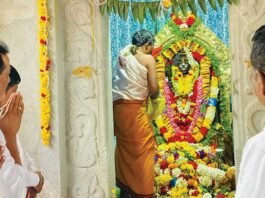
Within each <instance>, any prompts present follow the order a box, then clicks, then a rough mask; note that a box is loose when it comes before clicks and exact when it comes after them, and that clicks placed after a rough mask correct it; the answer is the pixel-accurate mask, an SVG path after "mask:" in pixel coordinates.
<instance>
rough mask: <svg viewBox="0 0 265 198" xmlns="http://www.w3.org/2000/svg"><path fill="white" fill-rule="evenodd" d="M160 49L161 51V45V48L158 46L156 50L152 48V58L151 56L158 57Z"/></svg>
mask: <svg viewBox="0 0 265 198" xmlns="http://www.w3.org/2000/svg"><path fill="white" fill-rule="evenodd" d="M162 49H163V45H161V46H159V47H157V48H154V49H153V50H152V56H153V57H156V56H158V55H159V54H160V52H161V50H162Z"/></svg>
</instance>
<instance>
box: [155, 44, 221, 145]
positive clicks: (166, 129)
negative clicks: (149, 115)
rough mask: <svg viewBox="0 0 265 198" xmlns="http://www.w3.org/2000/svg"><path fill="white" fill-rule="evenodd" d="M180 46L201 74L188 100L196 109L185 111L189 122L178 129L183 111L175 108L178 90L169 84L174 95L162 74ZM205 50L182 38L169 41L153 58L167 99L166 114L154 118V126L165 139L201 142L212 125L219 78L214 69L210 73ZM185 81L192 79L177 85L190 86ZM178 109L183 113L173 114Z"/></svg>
mask: <svg viewBox="0 0 265 198" xmlns="http://www.w3.org/2000/svg"><path fill="white" fill-rule="evenodd" d="M183 48H188V49H189V50H190V51H191V54H192V57H193V59H194V60H195V61H197V62H198V63H199V65H198V66H197V68H199V67H200V77H199V78H198V79H197V81H196V82H195V83H194V86H193V94H192V95H191V96H190V97H189V98H191V99H192V102H193V103H192V102H191V103H190V104H189V106H193V107H194V108H195V111H194V112H193V113H191V114H188V116H187V119H189V121H185V122H186V123H189V127H188V128H185V129H183V128H182V129H181V128H180V127H179V125H178V124H180V123H179V122H178V119H182V120H183V116H184V114H185V112H184V110H181V109H180V107H178V105H179V104H178V102H179V100H178V99H179V97H178V95H181V94H178V91H177V90H176V88H175V89H174V85H173V86H172V87H173V89H174V90H175V93H176V94H177V96H175V94H174V93H173V92H172V90H171V89H170V86H169V80H168V79H167V78H166V76H165V69H166V68H167V67H168V65H169V63H168V62H169V61H170V60H171V59H172V58H173V57H174V56H175V55H176V54H178V53H179V51H180V50H181V49H183ZM205 53H206V50H205V49H204V48H203V47H202V46H201V45H199V44H198V43H196V42H194V41H191V40H183V41H177V42H176V43H173V44H171V46H170V47H169V49H167V50H164V51H163V52H162V54H161V55H158V56H157V57H156V61H157V71H158V81H159V85H160V89H161V90H160V92H161V93H162V94H163V96H164V97H165V98H166V110H165V113H164V114H162V116H161V117H159V118H158V119H157V120H156V126H157V127H158V128H159V129H160V132H161V135H163V137H164V139H165V140H166V141H167V142H175V141H188V142H191V143H194V142H200V141H201V140H202V139H203V138H204V137H205V136H206V134H207V133H208V130H209V129H210V127H211V124H212V122H213V119H214V117H215V111H216V105H217V95H218V91H219V89H218V78H217V77H215V74H214V72H213V71H212V73H211V72H210V71H211V61H210V59H209V58H208V57H207V56H206V54H205ZM177 76H178V73H177ZM211 76H212V78H211ZM173 78H175V77H173ZM175 80H179V79H175ZM188 83H190V84H192V83H193V82H192V81H191V80H190V81H187V82H186V83H182V84H179V85H178V87H179V88H180V89H182V90H185V88H183V87H181V86H190V85H189V84H188ZM186 90H189V89H186ZM187 93H188V92H187ZM187 93H186V94H187ZM209 93H210V98H209ZM186 106H187V104H186ZM206 106H207V107H206ZM180 110H181V111H183V112H184V114H183V112H182V114H180V116H178V115H176V113H175V112H180V113H181V111H180ZM186 111H189V109H186ZM203 118H204V119H203ZM181 122H182V121H181Z"/></svg>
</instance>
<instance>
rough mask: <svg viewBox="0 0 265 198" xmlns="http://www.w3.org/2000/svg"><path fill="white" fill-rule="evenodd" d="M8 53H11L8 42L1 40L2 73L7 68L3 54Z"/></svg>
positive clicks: (0, 66)
mask: <svg viewBox="0 0 265 198" xmlns="http://www.w3.org/2000/svg"><path fill="white" fill-rule="evenodd" d="M8 53H9V49H8V46H7V44H6V43H5V42H3V41H0V74H1V73H2V71H3V70H4V69H5V63H4V59H3V55H6V54H8Z"/></svg>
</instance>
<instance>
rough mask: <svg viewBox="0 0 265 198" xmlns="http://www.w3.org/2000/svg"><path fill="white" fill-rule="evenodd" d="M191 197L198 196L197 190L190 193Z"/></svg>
mask: <svg viewBox="0 0 265 198" xmlns="http://www.w3.org/2000/svg"><path fill="white" fill-rule="evenodd" d="M191 195H192V196H196V197H197V196H198V195H199V191H198V190H195V191H193V192H192V193H191Z"/></svg>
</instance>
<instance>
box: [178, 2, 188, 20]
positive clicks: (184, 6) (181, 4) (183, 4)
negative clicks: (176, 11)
mask: <svg viewBox="0 0 265 198" xmlns="http://www.w3.org/2000/svg"><path fill="white" fill-rule="evenodd" d="M179 7H180V10H181V12H182V14H183V15H185V16H186V14H187V4H186V0H179Z"/></svg>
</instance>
